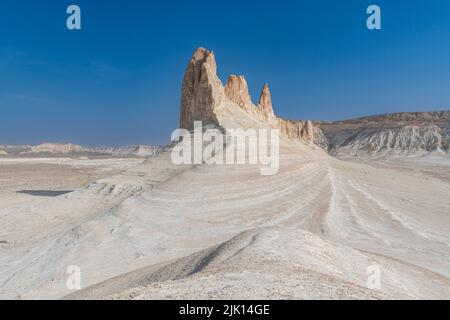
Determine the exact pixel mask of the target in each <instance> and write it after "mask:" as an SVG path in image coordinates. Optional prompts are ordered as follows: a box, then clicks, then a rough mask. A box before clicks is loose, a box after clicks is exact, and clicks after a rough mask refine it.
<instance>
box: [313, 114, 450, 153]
mask: <svg viewBox="0 0 450 320" xmlns="http://www.w3.org/2000/svg"><path fill="white" fill-rule="evenodd" d="M315 129H316V131H317V134H315V143H316V144H318V145H320V146H322V147H323V148H325V149H327V150H328V151H329V152H330V153H331V154H333V155H372V156H378V155H425V154H436V155H444V154H448V153H449V144H450V110H448V111H436V112H406V113H405V112H404V113H393V114H385V115H377V116H371V117H363V118H357V119H351V120H345V121H336V122H316V123H315Z"/></svg>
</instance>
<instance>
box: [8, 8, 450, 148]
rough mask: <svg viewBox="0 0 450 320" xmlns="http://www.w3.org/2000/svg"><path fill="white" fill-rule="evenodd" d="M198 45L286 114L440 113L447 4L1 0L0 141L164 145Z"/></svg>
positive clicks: (449, 37)
mask: <svg viewBox="0 0 450 320" xmlns="http://www.w3.org/2000/svg"><path fill="white" fill-rule="evenodd" d="M70 4H78V5H79V6H80V7H81V9H82V30H81V31H69V30H67V28H66V25H65V22H66V17H67V15H66V8H67V6H68V5H70ZM369 4H378V5H379V6H380V7H381V9H382V30H381V31H369V30H367V28H366V17H367V15H366V13H365V11H366V8H367V6H368V5H369ZM198 46H204V47H207V48H209V49H213V50H214V51H215V53H216V58H217V62H218V65H219V74H220V77H221V79H222V81H226V78H227V76H228V75H229V74H231V73H235V74H243V75H245V76H246V78H247V81H248V82H249V86H250V90H251V94H252V96H253V99H254V100H256V99H257V98H258V96H259V93H260V90H261V88H262V85H263V82H265V81H267V82H268V83H269V86H270V88H271V92H272V96H273V100H274V101H273V103H274V107H275V110H276V112H277V114H278V115H280V116H283V117H286V118H293V119H295V118H299V119H325V120H334V119H344V118H350V117H356V116H362V115H370V114H378V113H386V112H397V111H418V110H433V109H447V108H450V1H448V0H428V1H426V0H420V1H419V0H417V1H414V0H411V1H400V0H398V1H393V0H389V1H375V0H373V1H365V0H335V1H331V0H329V1H320V0H314V1H313V0H310V1H297V2H294V1H281V0H278V1H270V2H267V1H243V0H239V1H234V0H226V1H220V2H219V1H206V2H202V1H169V0H168V1H164V2H163V1H143V0H142V1H139V0H134V1H133V0H127V1H124V0H114V1H111V0H108V1H106V0H73V1H65V0H58V1H50V0H28V1H25V0H2V1H1V2H0V115H1V116H0V121H1V122H0V144H3V143H8V144H34V143H39V142H43V141H55V142H74V143H78V144H82V145H88V146H89V145H126V144H140V143H145V144H164V143H165V142H166V141H167V140H168V138H169V136H170V133H171V132H172V130H173V129H175V128H176V127H177V125H178V117H179V100H180V91H181V81H182V76H183V73H184V69H185V67H186V64H187V62H188V60H189V58H190V56H191V54H192V52H193V51H194V49H195V48H196V47H198Z"/></svg>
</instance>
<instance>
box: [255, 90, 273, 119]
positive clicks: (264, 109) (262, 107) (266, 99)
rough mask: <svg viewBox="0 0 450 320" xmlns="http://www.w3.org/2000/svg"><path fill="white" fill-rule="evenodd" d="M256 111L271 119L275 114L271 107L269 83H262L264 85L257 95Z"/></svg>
mask: <svg viewBox="0 0 450 320" xmlns="http://www.w3.org/2000/svg"><path fill="white" fill-rule="evenodd" d="M258 111H259V112H260V113H262V114H263V115H264V117H266V118H267V119H271V118H272V117H274V116H275V114H274V113H273V107H272V98H271V97H270V90H269V85H268V84H267V83H264V87H263V89H262V92H261V96H260V97H259V103H258Z"/></svg>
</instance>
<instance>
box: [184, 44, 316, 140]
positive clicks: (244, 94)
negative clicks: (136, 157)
mask: <svg viewBox="0 0 450 320" xmlns="http://www.w3.org/2000/svg"><path fill="white" fill-rule="evenodd" d="M225 103H231V104H233V105H234V106H235V107H236V108H241V109H242V110H244V111H246V112H247V113H248V114H250V115H251V116H252V117H254V118H255V119H257V120H259V121H263V122H265V123H267V124H269V125H270V126H271V127H273V128H275V129H280V132H281V133H282V134H283V135H284V136H285V137H287V138H289V139H296V140H304V141H308V142H311V143H312V142H313V140H314V128H313V124H312V122H311V121H301V120H285V119H282V118H278V117H277V116H276V115H275V112H274V110H273V106H272V98H271V94H270V89H269V85H268V84H267V83H265V84H264V86H263V89H262V91H261V94H260V98H259V102H258V105H257V106H256V105H255V104H253V102H252V98H251V96H250V93H249V90H248V85H247V81H246V80H245V78H244V76H241V75H231V76H230V77H229V78H228V81H227V83H226V85H225V87H224V86H223V85H222V82H221V81H220V79H219V77H218V76H217V65H216V61H215V58H214V53H213V52H212V51H209V50H207V49H204V48H198V49H197V50H196V51H195V52H194V54H193V56H192V58H191V60H190V62H189V64H188V66H187V68H186V73H185V75H184V79H183V86H182V96H181V112H180V127H181V128H185V129H192V128H193V125H194V121H203V122H207V123H214V124H216V125H219V126H220V125H221V123H220V120H219V119H220V118H221V117H222V118H223V117H224V116H225V117H227V116H230V117H231V116H232V115H227V114H226V113H227V111H226V108H225V107H224V105H225Z"/></svg>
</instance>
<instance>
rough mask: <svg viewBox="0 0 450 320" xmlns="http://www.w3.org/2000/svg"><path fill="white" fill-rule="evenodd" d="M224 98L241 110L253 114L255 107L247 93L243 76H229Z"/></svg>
mask: <svg viewBox="0 0 450 320" xmlns="http://www.w3.org/2000/svg"><path fill="white" fill-rule="evenodd" d="M225 94H226V96H227V97H228V98H229V99H230V100H231V101H233V102H234V103H236V104H238V105H239V106H240V107H241V108H242V109H244V110H246V111H248V112H251V113H255V111H256V110H255V106H254V105H253V103H252V98H251V97H250V94H249V92H248V85H247V81H246V80H245V78H244V77H243V76H236V75H231V76H230V77H229V78H228V82H227V84H226V85H225Z"/></svg>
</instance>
